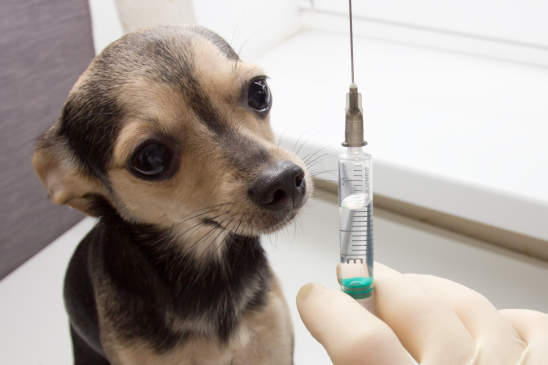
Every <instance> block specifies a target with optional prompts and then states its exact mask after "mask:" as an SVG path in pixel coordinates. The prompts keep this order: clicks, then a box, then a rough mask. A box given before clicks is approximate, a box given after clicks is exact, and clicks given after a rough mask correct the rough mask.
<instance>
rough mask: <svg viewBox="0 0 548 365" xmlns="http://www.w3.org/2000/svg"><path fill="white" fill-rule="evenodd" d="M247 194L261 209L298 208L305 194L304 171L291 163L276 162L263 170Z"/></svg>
mask: <svg viewBox="0 0 548 365" xmlns="http://www.w3.org/2000/svg"><path fill="white" fill-rule="evenodd" d="M247 193H248V196H249V198H250V199H251V201H253V202H254V203H255V204H257V205H258V206H260V207H262V208H266V209H269V210H283V209H290V208H299V207H300V205H301V204H302V202H303V199H304V195H305V193H306V184H305V180H304V171H303V169H301V168H300V167H299V166H297V165H295V164H294V163H293V162H290V161H281V162H278V163H277V164H275V165H273V166H271V167H268V168H266V169H265V170H263V171H262V172H261V174H260V175H259V177H257V179H256V180H255V181H254V182H253V184H252V185H251V188H250V189H249V190H248V192H247Z"/></svg>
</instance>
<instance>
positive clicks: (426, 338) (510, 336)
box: [297, 263, 548, 365]
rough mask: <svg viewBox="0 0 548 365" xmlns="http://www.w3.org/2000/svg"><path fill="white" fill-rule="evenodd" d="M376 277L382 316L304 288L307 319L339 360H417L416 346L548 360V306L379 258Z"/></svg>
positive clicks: (493, 361)
mask: <svg viewBox="0 0 548 365" xmlns="http://www.w3.org/2000/svg"><path fill="white" fill-rule="evenodd" d="M374 277H375V294H374V298H375V311H376V315H377V316H375V315H373V314H371V313H370V312H368V311H367V310H366V309H364V308H363V307H362V306H361V305H360V304H358V303H357V302H356V301H355V300H354V299H353V298H351V297H350V296H349V295H347V294H345V293H343V292H341V291H339V290H332V289H325V288H323V287H321V286H320V285H317V284H308V285H305V286H304V287H302V288H301V289H300V291H299V293H298V295H297V307H298V309H299V313H300V316H301V319H302V320H303V322H304V324H305V325H306V327H307V328H308V330H309V331H310V333H311V334H312V336H314V338H315V339H316V340H318V341H319V342H320V343H321V344H322V345H323V347H324V348H325V349H326V350H327V353H328V354H329V356H330V358H331V360H332V361H333V363H334V364H335V365H369V364H371V365H411V364H414V363H415V362H414V361H413V360H412V359H411V358H410V357H409V354H411V355H412V356H413V358H414V359H416V360H417V362H418V363H419V364H421V365H430V364H431V365H440V364H443V365H452V364H455V365H463V364H466V365H468V364H469V365H506V364H508V365H510V364H511V365H516V364H522V365H533V364H534V365H548V315H547V314H545V313H541V312H537V311H533V310H526V309H504V310H497V309H496V308H495V307H494V306H493V304H491V303H490V302H489V301H488V300H487V299H486V298H485V297H484V296H482V295H481V294H480V293H478V292H475V291H474V290H472V289H469V288H467V287H465V286H462V285H460V284H457V283H455V282H453V281H450V280H447V279H443V278H440V277H436V276H429V275H419V274H402V273H400V272H397V271H395V270H393V269H391V268H389V267H387V266H384V265H382V264H379V263H376V264H375V273H374ZM547 297H548V294H547ZM406 350H407V352H408V353H409V354H408V353H407V352H406Z"/></svg>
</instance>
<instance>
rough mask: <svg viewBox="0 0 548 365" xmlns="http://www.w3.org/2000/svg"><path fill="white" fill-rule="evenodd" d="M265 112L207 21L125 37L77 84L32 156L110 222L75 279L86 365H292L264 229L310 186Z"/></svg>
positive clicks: (71, 271) (72, 199)
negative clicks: (263, 239) (279, 141)
mask: <svg viewBox="0 0 548 365" xmlns="http://www.w3.org/2000/svg"><path fill="white" fill-rule="evenodd" d="M270 105H271V96H270V91H269V90H268V86H267V85H266V81H265V76H262V74H261V73H260V71H259V70H258V69H256V68H255V67H252V66H250V65H247V64H245V63H242V62H241V61H240V60H239V58H238V56H237V55H236V53H235V52H234V51H233V50H232V48H230V46H229V45H228V44H227V43H226V42H225V41H224V40H223V39H222V38H220V37H219V36H217V35H216V34H214V33H212V32H210V31H208V30H205V29H203V28H199V27H194V28H176V27H162V28H157V29H151V30H145V31H141V32H137V33H133V34H129V35H127V36H124V37H123V38H121V39H120V40H118V41H117V42H115V43H113V44H112V45H110V46H109V47H108V48H107V49H106V50H105V51H103V53H101V54H100V55H99V56H97V57H96V58H95V60H94V61H93V62H92V63H91V65H90V66H89V68H88V69H87V70H86V72H85V73H84V74H83V75H82V76H81V77H80V79H79V80H78V82H77V83H76V85H75V86H74V88H73V89H72V91H71V93H70V94H69V97H68V99H67V102H66V103H65V106H64V109H63V113H62V116H61V118H60V119H59V121H58V122H57V123H56V124H55V125H54V126H53V127H52V128H51V129H50V130H48V131H47V132H46V133H45V134H44V135H43V136H42V137H41V138H40V140H39V141H38V144H37V148H36V152H35V155H34V158H33V163H34V165H35V168H36V170H37V172H38V174H39V176H40V177H41V179H42V181H43V182H44V184H45V185H46V187H47V188H48V191H49V196H50V198H51V199H52V200H53V201H55V202H56V203H61V204H67V205H70V206H72V207H74V208H77V209H80V210H82V211H84V212H86V213H88V214H90V215H95V216H99V217H100V220H99V222H98V224H97V225H96V226H95V227H94V229H93V230H92V231H91V232H90V233H89V234H88V235H87V236H86V238H85V239H84V240H83V241H82V242H81V243H80V244H79V246H78V248H77V250H76V252H75V253H74V255H73V257H72V260H71V263H70V265H69V268H68V271H67V275H66V279H65V292H64V293H65V303H66V307H67V311H68V313H69V317H70V325H71V335H72V340H73V348H74V356H75V364H78V365H81V364H99V365H101V364H122V365H126V364H127V365H129V364H131V365H135V364H155V365H156V364H158V365H163V364H166V365H168V364H178V365H182V364H196V365H199V364H216V365H218V364H227V365H228V364H234V365H239V364H292V362H293V360H292V357H293V333H292V325H291V320H290V318H289V313H288V309H287V305H286V302H285V300H284V298H283V295H282V292H281V290H280V287H279V285H278V282H277V280H276V278H275V276H274V274H273V272H272V271H271V269H270V266H269V265H268V262H267V259H266V256H265V253H264V251H263V249H262V247H261V245H260V241H259V235H260V234H261V233H265V232H269V231H273V230H276V229H278V228H280V227H282V226H284V225H285V224H286V223H287V222H289V221H290V220H291V219H293V217H294V216H295V215H296V214H297V212H298V210H299V209H300V207H301V206H302V205H303V204H304V202H305V201H306V199H307V197H308V196H309V194H310V185H311V184H310V177H309V175H308V174H307V173H306V171H305V170H304V164H303V163H302V161H301V160H300V159H298V158H297V157H296V156H294V155H293V154H290V153H288V152H286V151H284V150H282V149H280V148H279V147H278V146H277V145H276V144H275V143H274V138H273V134H272V131H271V129H270V126H269V124H268V112H269V110H270ZM307 186H308V189H307Z"/></svg>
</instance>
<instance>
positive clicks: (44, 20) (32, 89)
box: [0, 0, 94, 278]
mask: <svg viewBox="0 0 548 365" xmlns="http://www.w3.org/2000/svg"><path fill="white" fill-rule="evenodd" d="M93 56H94V49H93V39H92V33H91V19H90V14H89V7H88V3H87V1H86V0H70V1H66V0H2V1H0V146H2V149H3V151H4V152H3V153H0V278H3V277H4V276H5V275H7V274H8V273H9V272H10V271H12V270H13V269H15V268H16V267H17V266H19V265H20V264H21V263H23V262H24V261H25V260H26V259H28V258H29V257H31V256H32V255H34V254H35V253H36V252H38V251H39V250H40V249H41V248H43V247H44V246H46V245H47V244H48V243H49V242H51V241H52V240H53V239H55V238H56V237H58V236H59V235H60V234H62V233H63V232H64V231H65V230H66V229H67V228H69V227H71V226H72V225H73V224H74V223H75V222H77V221H78V220H79V219H81V218H82V216H81V215H80V214H79V213H76V212H75V211H72V210H70V209H69V208H67V207H58V206H54V205H53V204H52V203H51V202H49V201H48V200H47V197H46V191H45V189H44V188H43V186H42V185H41V184H40V182H39V180H38V178H37V176H36V175H35V174H34V171H33V169H32V166H31V154H32V148H33V144H34V139H35V138H36V137H37V136H38V135H39V134H40V133H41V132H42V131H44V130H45V129H47V128H48V127H49V126H50V125H51V124H53V122H54V121H55V120H56V119H57V117H58V116H59V115H60V112H61V108H62V105H63V102H64V100H65V98H66V96H67V93H68V91H69V90H70V88H71V86H72V85H73V83H74V82H75V81H76V79H77V78H78V76H79V75H80V73H82V71H83V70H84V69H85V68H86V66H87V65H88V64H89V62H90V61H91V59H92V58H93Z"/></svg>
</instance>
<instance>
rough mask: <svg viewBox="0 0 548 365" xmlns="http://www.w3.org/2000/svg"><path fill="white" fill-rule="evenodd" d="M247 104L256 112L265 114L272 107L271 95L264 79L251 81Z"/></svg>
mask: <svg viewBox="0 0 548 365" xmlns="http://www.w3.org/2000/svg"><path fill="white" fill-rule="evenodd" d="M247 104H248V105H249V106H250V107H251V108H253V109H255V110H256V111H258V112H266V111H268V110H269V109H270V106H271V105H272V95H271V94H270V89H269V88H268V84H267V83H266V80H265V79H264V78H259V79H255V80H252V81H251V83H250V84H249V90H248V92H247Z"/></svg>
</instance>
